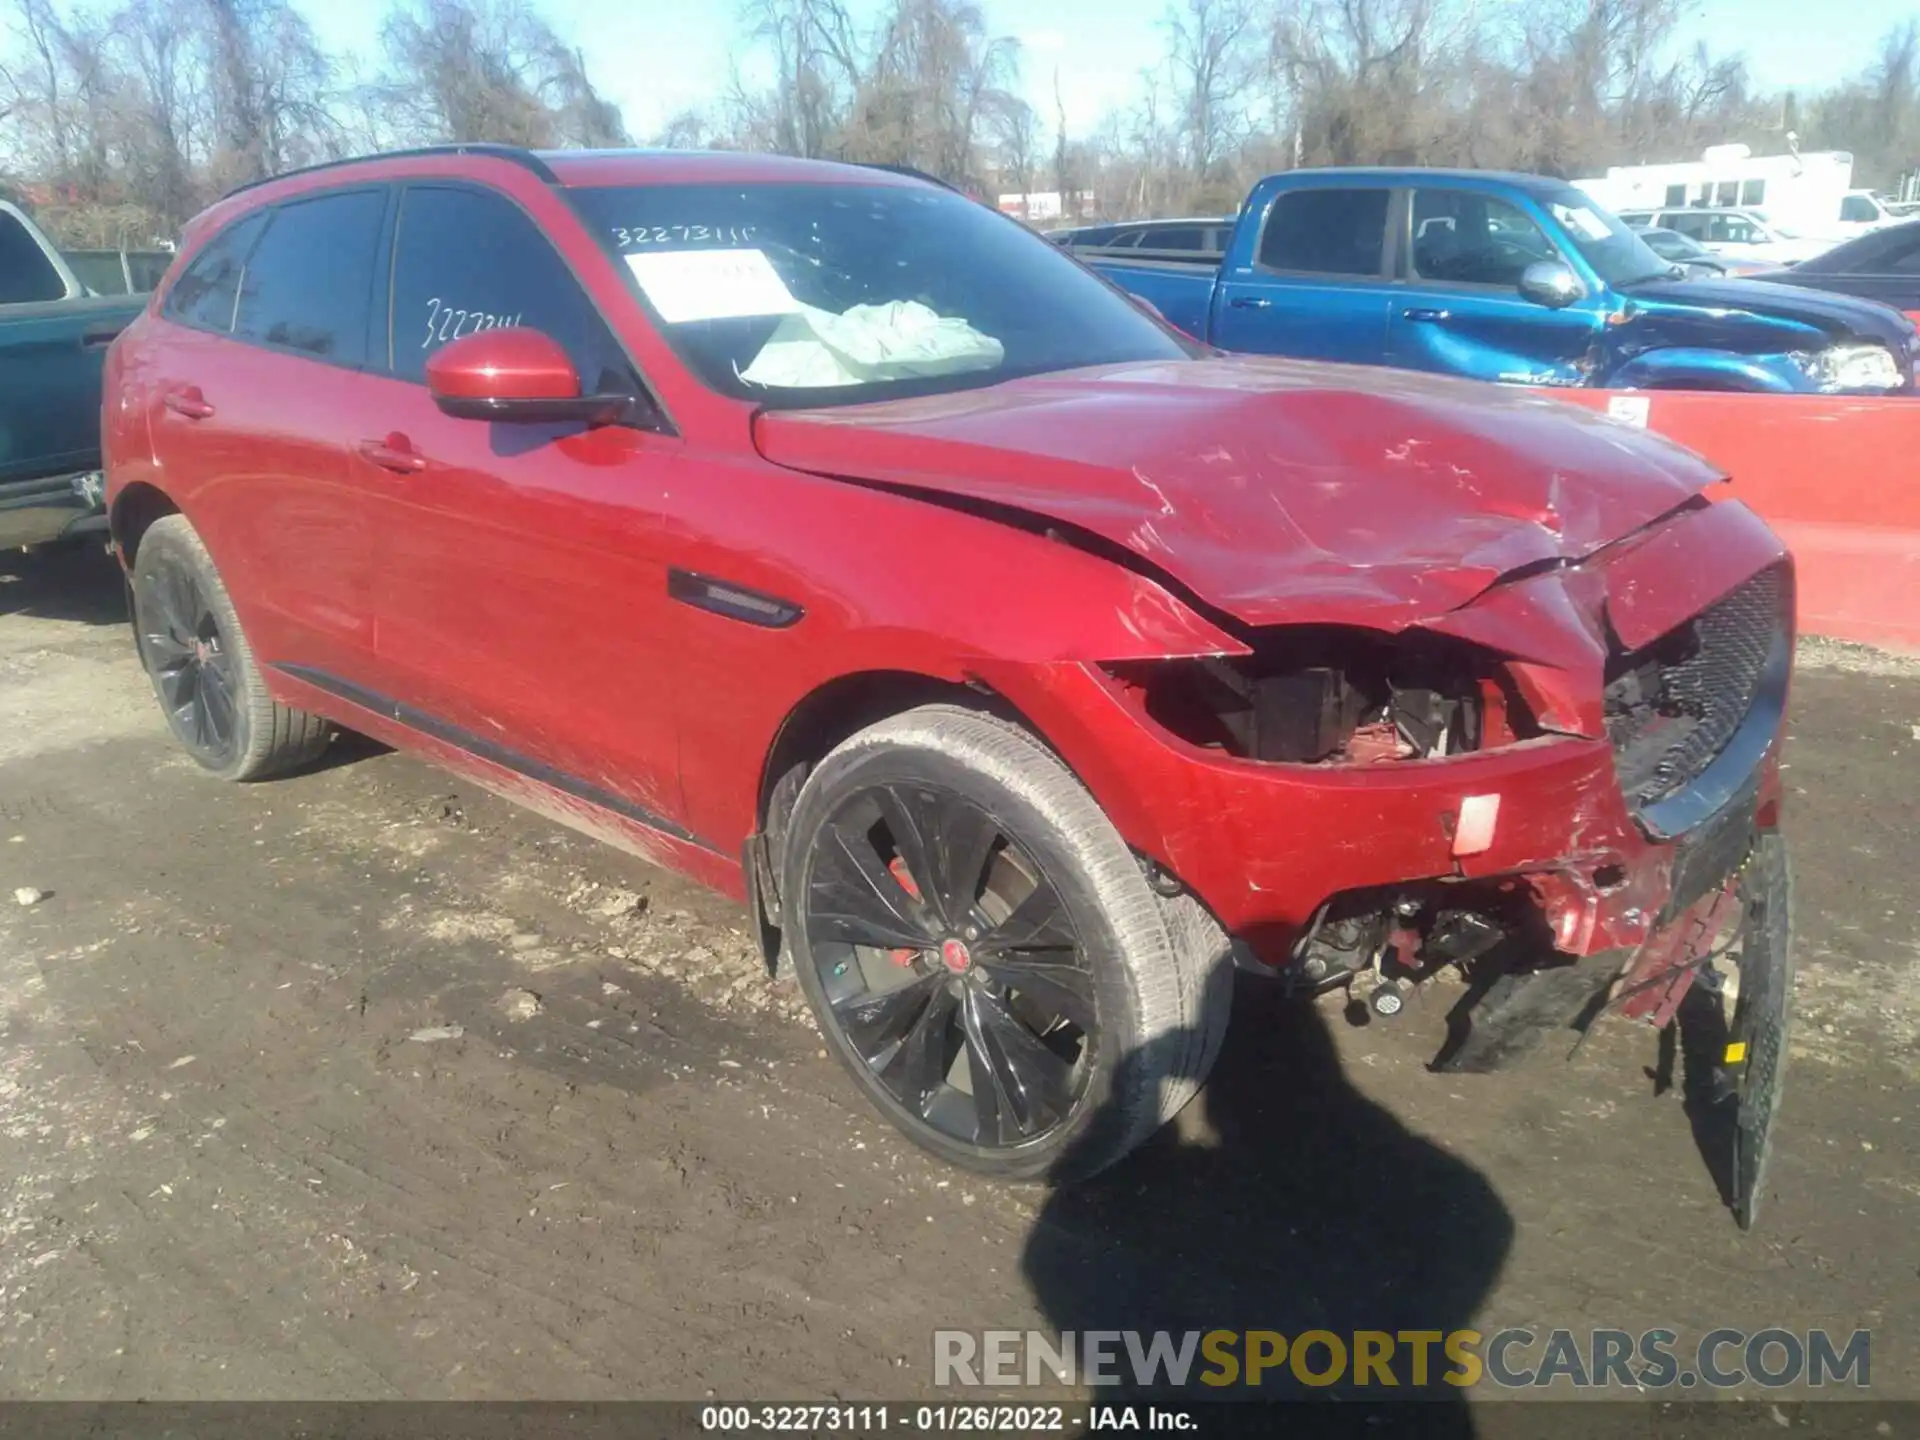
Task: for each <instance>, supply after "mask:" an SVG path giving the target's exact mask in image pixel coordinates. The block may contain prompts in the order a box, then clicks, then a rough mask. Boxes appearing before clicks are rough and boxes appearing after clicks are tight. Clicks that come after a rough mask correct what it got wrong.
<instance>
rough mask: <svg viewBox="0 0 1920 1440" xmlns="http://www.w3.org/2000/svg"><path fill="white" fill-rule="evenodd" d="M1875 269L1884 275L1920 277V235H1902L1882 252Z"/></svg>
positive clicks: (1875, 263)
mask: <svg viewBox="0 0 1920 1440" xmlns="http://www.w3.org/2000/svg"><path fill="white" fill-rule="evenodd" d="M1873 269H1874V271H1876V272H1877V273H1879V274H1883V275H1920V234H1913V235H1902V236H1901V237H1900V238H1899V240H1898V241H1897V242H1896V243H1894V244H1892V245H1889V246H1888V247H1887V248H1886V249H1884V250H1882V251H1881V252H1880V255H1879V257H1878V259H1877V260H1876V261H1875V262H1874V265H1873Z"/></svg>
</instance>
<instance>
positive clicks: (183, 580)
mask: <svg viewBox="0 0 1920 1440" xmlns="http://www.w3.org/2000/svg"><path fill="white" fill-rule="evenodd" d="M131 588H132V593H133V633H134V643H135V646H136V647H137V648H138V650H139V653H140V663H141V664H142V665H143V666H144V667H145V668H146V672H147V678H148V679H149V680H151V681H152V682H153V693H154V695H155V697H156V698H157V699H158V700H159V701H160V709H161V711H162V713H164V714H165V715H166V717H167V724H168V726H169V728H171V729H172V731H173V734H174V738H175V739H176V740H178V741H179V742H180V744H181V746H182V747H183V748H184V749H185V750H186V752H187V753H188V754H189V755H191V756H192V757H193V758H194V760H195V762H196V763H198V764H199V765H200V767H201V768H202V769H204V770H206V771H207V772H208V773H209V774H212V775H214V776H216V777H218V778H219V779H222V780H260V779H265V778H266V777H268V776H271V775H278V774H282V773H284V772H286V771H288V770H292V769H294V768H296V767H297V766H301V765H305V764H308V763H310V762H311V761H313V760H315V759H317V758H318V757H319V755H320V753H321V752H322V751H323V750H325V749H326V748H327V742H328V741H329V740H330V739H332V737H333V727H332V726H331V725H330V724H329V723H328V722H327V721H325V720H323V719H321V718H320V717H319V716H317V715H309V714H308V713H307V712H306V711H304V710H296V709H294V708H293V707H292V706H290V705H282V704H279V703H278V702H277V701H275V700H274V699H273V697H272V696H270V695H269V694H268V693H267V687H266V682H265V680H264V679H263V678H262V676H261V673H260V667H259V665H258V663H257V662H256V661H255V660H254V658H253V648H252V647H251V646H250V645H248V643H247V637H246V634H245V632H244V631H242V630H241V628H240V617H239V616H238V615H237V614H236V613H235V612H234V608H233V601H232V599H231V598H230V597H229V596H228V595H227V587H226V586H225V585H224V584H222V583H221V580H220V572H219V571H218V570H216V569H215V568H214V564H213V557H212V556H210V555H209V554H208V553H207V547H206V546H205V545H204V544H203V543H202V542H201V540H200V536H199V534H198V533H197V532H196V531H195V530H194V528H193V526H192V525H191V524H189V523H188V522H187V518H186V517H185V516H184V515H167V516H164V517H162V518H161V519H159V520H156V521H154V522H153V524H152V525H151V526H149V527H148V528H147V531H146V533H145V534H144V535H142V536H141V537H140V544H139V548H138V549H137V550H136V551H135V552H134V563H133V576H132V587H131Z"/></svg>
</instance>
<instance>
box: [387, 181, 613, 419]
mask: <svg viewBox="0 0 1920 1440" xmlns="http://www.w3.org/2000/svg"><path fill="white" fill-rule="evenodd" d="M394 243H395V245H396V246H397V247H398V248H397V249H396V251H395V254H394V267H393V337H392V343H393V373H394V374H395V375H397V376H398V377H399V378H400V379H402V380H424V379H425V377H426V365H427V356H429V355H431V354H432V353H433V352H434V351H435V350H438V349H439V348H440V347H441V346H442V345H445V344H447V343H448V342H449V341H451V340H457V339H459V338H460V337H462V336H465V335H473V334H477V333H478V332H480V331H482V330H492V329H497V328H499V327H501V326H513V325H525V326H528V327H530V328H532V329H535V330H539V331H542V332H544V333H545V334H547V335H550V336H551V337H552V338H553V339H555V340H557V341H559V342H560V344H561V345H562V346H563V347H564V348H565V349H566V352H567V354H569V355H570V356H572V357H573V363H574V366H575V368H576V369H578V370H579V372H580V384H581V386H582V387H583V388H584V389H586V390H589V391H606V392H624V393H637V391H638V388H639V387H638V383H637V381H636V380H635V379H634V376H633V372H632V367H631V366H630V365H629V364H628V362H627V358H626V356H625V354H624V353H623V352H622V351H621V349H620V347H619V345H618V344H617V343H616V342H615V341H614V338H613V336H612V335H611V334H610V333H609V332H608V330H607V325H606V322H605V321H604V320H602V319H601V318H600V312H599V311H598V309H596V308H595V306H594V303H593V301H592V300H591V299H589V298H588V296H587V293H586V291H584V290H582V289H581V288H580V282H579V281H577V280H575V279H574V278H573V274H572V272H571V271H569V270H568V269H567V267H566V264H565V263H564V262H563V261H562V260H561V259H560V256H559V254H558V253H557V252H556V251H555V250H554V248H553V246H552V244H551V243H549V242H548V240H547V237H546V236H545V235H543V234H542V233H541V232H540V227H539V226H537V225H535V224H534V222H533V221H532V220H530V219H528V218H527V216H526V214H525V213H524V212H522V211H521V209H520V208H519V207H518V206H517V205H515V204H514V203H513V202H512V201H510V200H508V199H507V198H506V197H505V196H501V195H490V194H487V193H486V192H484V191H480V190H467V189H454V188H452V187H442V186H437V185H432V186H429V185H416V186H412V187H410V188H409V189H408V190H407V193H406V198H405V200H404V201H403V202H402V203H401V207H400V231H399V234H398V236H397V237H396V239H395V241H394Z"/></svg>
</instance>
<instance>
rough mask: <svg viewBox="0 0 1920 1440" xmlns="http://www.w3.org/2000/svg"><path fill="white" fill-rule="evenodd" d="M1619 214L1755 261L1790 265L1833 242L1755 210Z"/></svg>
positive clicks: (1736, 257) (1724, 253)
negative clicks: (1788, 227)
mask: <svg viewBox="0 0 1920 1440" xmlns="http://www.w3.org/2000/svg"><path fill="white" fill-rule="evenodd" d="M1620 218H1621V219H1622V220H1624V221H1626V223H1627V224H1628V225H1630V226H1633V227H1634V228H1635V229H1647V228H1652V227H1654V226H1658V227H1659V228H1660V229H1662V230H1673V231H1677V232H1678V233H1679V234H1682V235H1684V236H1686V237H1687V238H1688V239H1689V240H1692V241H1694V242H1695V243H1697V244H1699V245H1703V246H1705V247H1706V248H1707V249H1708V250H1711V251H1712V252H1713V253H1714V254H1716V255H1721V256H1724V257H1726V258H1727V259H1729V260H1740V261H1745V262H1750V263H1755V264H1767V265H1792V264H1794V263H1796V262H1798V261H1801V260H1811V259H1812V258H1813V257H1814V256H1816V255H1819V254H1822V253H1823V252H1825V251H1827V250H1829V249H1831V248H1832V246H1833V241H1831V240H1817V239H1809V238H1807V237H1805V236H1802V235H1799V234H1797V233H1795V232H1793V231H1790V230H1786V229H1783V228H1781V227H1780V226H1778V225H1775V224H1773V223H1772V222H1771V221H1769V220H1768V219H1767V218H1766V216H1764V215H1762V214H1761V213H1760V212H1759V211H1757V210H1703V209H1693V210H1625V211H1622V212H1621V214H1620Z"/></svg>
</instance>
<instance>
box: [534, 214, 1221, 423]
mask: <svg viewBox="0 0 1920 1440" xmlns="http://www.w3.org/2000/svg"><path fill="white" fill-rule="evenodd" d="M570 197H571V199H572V200H573V203H574V205H575V207H576V208H577V209H578V210H579V212H580V213H581V214H582V215H583V216H584V217H585V218H586V220H587V223H588V224H589V225H590V226H592V227H593V228H594V229H595V230H596V231H598V233H599V235H600V237H601V239H602V241H603V243H605V244H606V245H607V246H608V247H609V248H610V249H611V250H612V251H613V252H614V253H615V254H616V255H618V256H619V258H620V259H621V261H622V262H623V264H624V266H625V268H626V270H627V272H628V273H629V275H630V276H631V277H632V279H633V282H634V286H635V288H636V290H637V292H638V293H639V295H640V297H641V299H642V300H643V301H644V302H645V304H646V306H647V308H648V309H649V310H650V311H651V313H652V315H653V317H654V319H655V320H656V321H657V322H658V323H659V325H660V328H661V331H662V333H663V334H664V335H665V336H666V339H667V341H668V343H669V344H671V345H672V346H673V348H674V350H675V352H676V353H677V354H678V355H679V356H680V358H681V359H682V360H683V361H685V362H686V364H687V365H688V366H689V367H690V368H691V369H692V370H693V371H694V372H695V373H696V374H697V375H698V376H699V377H700V378H701V379H702V380H704V381H705V382H706V383H707V384H708V385H710V386H712V387H713V388H714V389H716V390H719V391H721V392H723V393H725V394H728V395H733V396H737V397H740V398H744V399H752V400H757V401H760V402H762V403H764V404H768V405H774V406H780V405H820V404H826V403H834V402H844V401H853V400H860V401H865V400H877V399H884V398H887V397H890V396H894V395H924V394H933V393H939V392H941V391H946V390H958V389H963V388H968V387H972V386H979V385H991V384H994V383H996V382H998V381H1000V380H1006V379H1011V378H1013V377H1015V376H1020V375H1035V374H1042V373H1045V372H1048V371H1055V370H1070V369H1075V368H1077V367H1080V366H1084V365H1105V364H1112V363H1115V362H1120V361H1129V360H1173V359H1181V358H1183V357H1186V356H1188V355H1190V354H1193V353H1196V352H1195V351H1193V350H1191V349H1189V348H1188V347H1186V346H1185V345H1183V344H1182V343H1181V341H1180V340H1179V339H1177V338H1176V337H1175V335H1174V334H1173V332H1171V331H1169V330H1168V329H1166V328H1165V327H1163V326H1162V325H1160V324H1158V323H1157V322H1156V321H1154V320H1152V319H1150V318H1149V317H1148V316H1147V315H1146V314H1145V313H1143V312H1142V311H1141V310H1140V309H1139V308H1138V307H1137V306H1135V305H1134V304H1133V303H1132V302H1131V301H1129V300H1127V299H1126V298H1125V297H1124V296H1123V295H1122V294H1121V293H1120V292H1119V291H1117V290H1115V289H1113V288H1112V287H1111V286H1109V285H1108V284H1106V282H1105V281H1102V280H1100V279H1097V278H1096V277H1095V276H1094V275H1092V274H1091V273H1090V272H1088V271H1087V270H1085V269H1083V268H1082V267H1081V266H1080V265H1079V264H1077V263H1076V262H1075V261H1073V260H1070V259H1068V258H1067V257H1066V256H1065V255H1063V254H1062V253H1061V252H1060V250H1059V248H1058V247H1057V246H1054V245H1049V244H1048V243H1047V242H1046V241H1045V240H1043V239H1041V238H1040V237H1039V236H1038V235H1035V234H1033V233H1031V232H1030V231H1028V230H1026V229H1024V228H1022V227H1021V226H1020V225H1019V224H1017V223H1016V222H1014V221H1011V220H1008V219H1006V218H1005V217H1003V216H1001V215H998V214H995V213H994V212H993V211H991V210H988V209H986V208H985V207H984V206H981V205H978V204H976V203H974V202H973V201H971V200H968V199H967V198H966V197H964V196H962V195H958V194H955V193H954V192H952V191H947V190H936V189H933V188H931V187H925V186H918V185H915V186H902V185H838V184H801V185H738V184H710V185H646V186H630V187H615V188H606V189H577V190H574V191H571V192H570Z"/></svg>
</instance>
